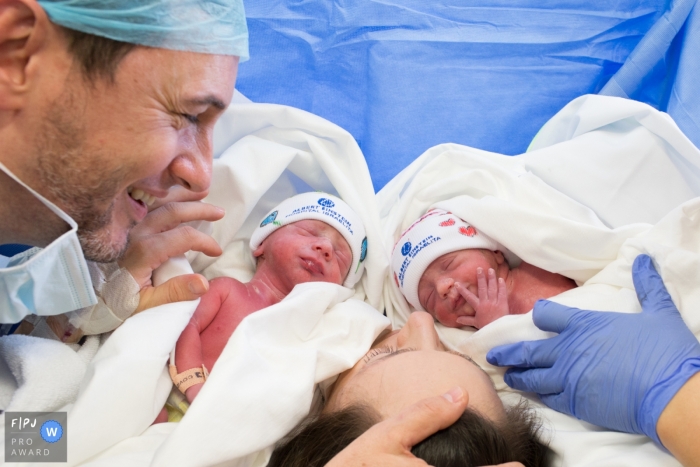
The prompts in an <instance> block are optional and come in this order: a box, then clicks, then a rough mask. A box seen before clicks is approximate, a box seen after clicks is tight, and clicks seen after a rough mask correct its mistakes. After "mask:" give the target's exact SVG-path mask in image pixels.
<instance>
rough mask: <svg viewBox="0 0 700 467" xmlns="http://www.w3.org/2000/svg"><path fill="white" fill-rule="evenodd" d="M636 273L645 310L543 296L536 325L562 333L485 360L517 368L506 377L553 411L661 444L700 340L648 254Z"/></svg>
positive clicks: (696, 362)
mask: <svg viewBox="0 0 700 467" xmlns="http://www.w3.org/2000/svg"><path fill="white" fill-rule="evenodd" d="M632 278H633V280H634V288H635V289H636V291H637V297H638V298H639V302H640V303H641V305H642V312H641V313H612V312H611V313H605V312H597V311H588V310H579V309H578V308H570V307H566V306H563V305H559V304H557V303H553V302H549V301H546V300H540V301H538V302H537V303H536V304H535V309H534V312H533V321H534V322H535V325H536V326H537V327H538V328H540V329H542V330H544V331H551V332H557V333H559V335H558V336H555V337H552V338H550V339H544V340H539V341H530V342H519V343H517V344H511V345H502V346H500V347H496V348H494V349H492V350H491V351H490V352H489V353H488V355H487V356H486V359H487V360H488V361H489V363H491V364H492V365H498V366H512V367H515V368H511V369H509V370H508V371H507V372H506V374H505V382H506V383H507V384H508V385H509V386H511V387H513V388H515V389H520V390H522V391H529V392H536V393H538V394H539V395H540V398H541V399H542V402H544V403H545V404H547V405H548V406H549V407H551V408H553V409H554V410H557V411H559V412H563V413H566V414H569V415H573V416H575V417H577V418H580V419H582V420H586V421H588V422H590V423H594V424H596V425H600V426H603V427H607V428H611V429H613V430H619V431H625V432H628V433H643V434H645V435H647V436H649V437H650V438H651V439H653V440H654V441H656V442H657V443H659V444H661V441H660V440H659V437H658V435H657V434H656V423H657V421H658V420H659V417H660V416H661V412H663V410H664V408H666V405H667V404H668V403H669V402H670V401H671V399H672V398H673V396H674V395H675V394H676V392H678V390H679V389H680V388H681V387H682V386H683V385H684V384H685V382H686V381H688V379H690V377H691V376H693V375H694V374H695V373H696V372H698V371H700V344H699V343H698V340H697V339H696V338H695V336H694V335H693V333H691V332H690V330H689V329H688V328H687V326H686V325H685V323H684V322H683V319H682V318H681V315H680V314H679V313H678V309H677V308H676V306H675V305H674V304H673V300H672V299H671V296H670V295H669V294H668V292H667V291H666V287H664V284H663V281H662V280H661V276H659V274H658V273H657V272H656V269H655V268H654V265H653V263H652V261H651V258H650V257H649V256H647V255H640V256H638V257H637V258H636V259H635V261H634V265H633V267H632ZM698 286H699V287H700V284H698Z"/></svg>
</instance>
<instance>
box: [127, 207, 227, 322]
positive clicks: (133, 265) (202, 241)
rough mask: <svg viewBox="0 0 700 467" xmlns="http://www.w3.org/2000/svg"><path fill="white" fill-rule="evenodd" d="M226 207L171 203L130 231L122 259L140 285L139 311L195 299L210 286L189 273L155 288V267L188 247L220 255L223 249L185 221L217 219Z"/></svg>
mask: <svg viewBox="0 0 700 467" xmlns="http://www.w3.org/2000/svg"><path fill="white" fill-rule="evenodd" d="M222 217H224V210H223V209H221V208H218V207H216V206H213V205H211V204H206V203H201V202H198V201H186V202H170V203H167V204H165V205H163V206H160V207H158V208H157V209H155V210H153V211H151V212H149V213H148V215H147V216H146V217H145V218H144V219H143V221H141V222H140V223H139V224H138V225H137V226H136V227H134V228H133V229H132V230H131V235H130V243H129V247H128V249H127V250H126V252H125V253H124V256H123V257H122V258H121V259H120V260H119V266H120V267H123V268H126V269H127V270H128V271H129V273H130V274H131V275H132V277H133V278H134V280H135V281H136V282H137V283H138V285H139V287H140V288H141V292H140V301H139V306H138V308H137V309H136V312H139V311H143V310H145V309H147V308H152V307H155V306H158V305H163V304H165V303H172V302H180V301H186V300H195V299H197V298H199V297H201V296H202V295H203V294H204V293H206V291H207V290H208V289H209V283H208V282H207V280H206V279H205V278H204V277H203V276H201V275H199V274H187V275H183V276H178V277H174V278H172V279H170V280H169V281H167V282H165V283H164V284H161V285H159V286H158V287H153V284H152V282H151V275H152V274H153V270H155V269H156V268H158V267H159V266H160V265H161V264H163V263H164V262H165V261H167V260H168V259H169V258H172V257H175V256H179V255H182V254H184V253H185V252H187V251H189V250H194V251H200V252H202V253H204V254H205V255H207V256H219V255H220V254H221V248H220V247H219V245H218V244H217V243H216V241H214V239H213V238H211V237H210V236H209V235H206V234H204V233H202V232H199V231H198V230H196V229H195V228H193V227H191V226H188V225H182V224H183V223H185V222H191V221H197V220H204V221H217V220H219V219H221V218H222Z"/></svg>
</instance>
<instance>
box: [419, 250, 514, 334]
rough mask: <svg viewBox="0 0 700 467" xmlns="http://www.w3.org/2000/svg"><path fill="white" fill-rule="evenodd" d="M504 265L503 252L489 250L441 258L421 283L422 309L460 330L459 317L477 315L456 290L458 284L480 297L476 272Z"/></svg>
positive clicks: (463, 252) (432, 264)
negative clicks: (479, 269) (478, 269)
mask: <svg viewBox="0 0 700 467" xmlns="http://www.w3.org/2000/svg"><path fill="white" fill-rule="evenodd" d="M502 262H503V256H502V254H501V253H500V252H492V251H488V250H481V249H474V250H458V251H454V252H452V253H447V254H445V255H442V256H440V257H439V258H438V259H436V260H435V261H433V262H432V263H430V266H428V268H427V269H426V270H425V272H424V273H423V275H422V276H421V279H420V282H418V300H420V304H421V306H423V308H424V309H425V310H426V311H427V312H428V313H430V314H431V315H432V316H433V317H434V318H435V319H436V320H438V321H439V322H440V323H442V324H444V325H445V326H450V327H459V326H460V325H459V324H457V318H459V317H460V316H474V314H475V312H474V309H473V308H472V307H471V305H469V303H467V301H466V300H465V299H464V297H462V296H461V295H460V294H459V292H457V289H456V288H455V283H457V282H459V283H460V284H462V285H463V286H464V287H466V288H467V289H469V291H470V292H472V293H473V294H475V295H477V294H478V291H477V281H476V269H477V268H482V269H483V270H484V271H488V269H489V268H493V269H494V270H498V264H500V263H502Z"/></svg>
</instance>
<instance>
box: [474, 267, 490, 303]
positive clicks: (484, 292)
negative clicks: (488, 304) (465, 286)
mask: <svg viewBox="0 0 700 467" xmlns="http://www.w3.org/2000/svg"><path fill="white" fill-rule="evenodd" d="M476 286H477V292H479V298H480V299H481V300H488V298H489V295H488V285H487V283H486V275H485V274H484V270H483V269H481V268H476Z"/></svg>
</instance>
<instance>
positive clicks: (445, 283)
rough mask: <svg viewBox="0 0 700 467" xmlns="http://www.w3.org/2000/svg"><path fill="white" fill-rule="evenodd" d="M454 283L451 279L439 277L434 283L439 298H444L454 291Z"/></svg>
mask: <svg viewBox="0 0 700 467" xmlns="http://www.w3.org/2000/svg"><path fill="white" fill-rule="evenodd" d="M454 283H455V281H454V280H453V279H452V278H451V277H440V278H439V279H438V280H437V281H435V289H436V290H437V293H438V295H439V296H440V298H445V297H447V296H448V295H449V294H450V291H451V290H452V289H454Z"/></svg>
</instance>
